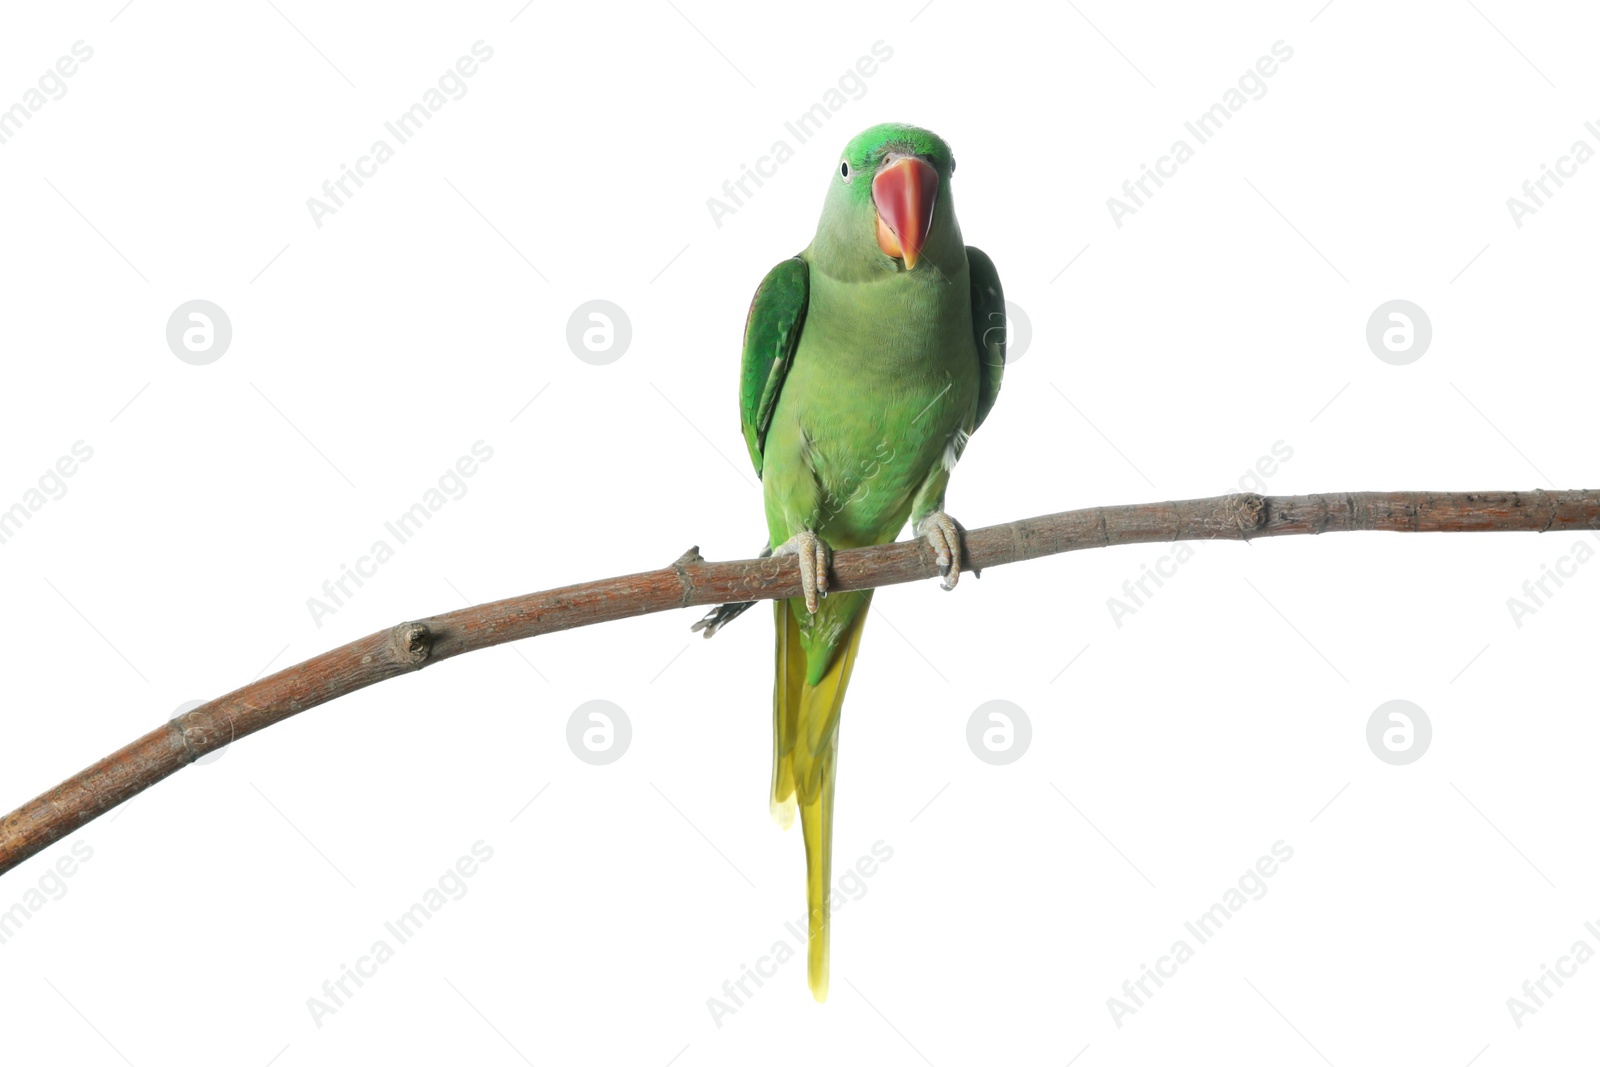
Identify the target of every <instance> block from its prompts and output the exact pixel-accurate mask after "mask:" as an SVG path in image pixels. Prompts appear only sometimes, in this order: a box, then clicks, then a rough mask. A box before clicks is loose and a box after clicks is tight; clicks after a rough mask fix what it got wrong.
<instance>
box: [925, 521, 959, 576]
mask: <svg viewBox="0 0 1600 1067" xmlns="http://www.w3.org/2000/svg"><path fill="white" fill-rule="evenodd" d="M915 530H916V534H917V536H918V537H925V538H927V539H928V543H929V544H930V545H932V546H933V551H934V554H935V558H936V559H937V560H938V563H939V574H940V576H942V577H943V578H944V582H943V583H942V586H943V588H944V589H945V590H946V591H948V590H951V589H954V588H955V587H956V582H958V581H960V580H961V527H960V526H957V525H956V520H954V519H952V518H951V517H950V516H949V515H946V514H945V513H944V512H942V511H934V512H930V513H929V514H927V515H924V516H923V517H922V519H921V520H920V521H918V523H917V525H916V527H915Z"/></svg>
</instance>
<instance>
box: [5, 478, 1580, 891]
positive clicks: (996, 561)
mask: <svg viewBox="0 0 1600 1067" xmlns="http://www.w3.org/2000/svg"><path fill="white" fill-rule="evenodd" d="M1596 528H1600V491H1589V490H1581V491H1577V490H1575V491H1569V492H1546V491H1544V490H1542V489H1536V490H1533V491H1531V492H1525V493H1519V492H1487V493H1424V492H1413V493H1406V492H1400V493H1336V494H1329V495H1320V496H1316V495H1314V496H1261V495H1258V494H1255V493H1236V494H1232V495H1229V496H1221V497H1208V498H1205V499H1201V500H1182V501H1176V502H1166V503H1158V504H1129V505H1122V506H1118V507H1103V508H1087V509H1083V510H1080V511H1064V512H1059V513H1057V514H1054V515H1041V516H1038V517H1036V518H1031V519H1021V520H1019V521H1017V522H1011V523H1006V524H1004V525H1000V526H986V527H984V528H982V529H977V530H968V531H966V532H965V536H964V545H963V564H964V567H965V569H966V570H969V571H973V572H981V571H983V570H985V569H987V568H989V567H998V566H1001V565H1003V564H1007V563H1018V562H1021V561H1022V560H1028V559H1037V558H1039V557H1040V556H1049V555H1055V554H1056V553H1060V552H1071V551H1074V550H1076V549H1080V548H1102V547H1106V546H1110V545H1128V544H1146V543H1150V542H1157V541H1194V540H1201V541H1213V540H1233V541H1246V540H1251V539H1254V538H1258V537H1282V536H1288V535H1292V534H1320V533H1332V532H1335V531H1342V530H1390V531H1395V532H1399V533H1466V532H1474V531H1495V530H1502V531H1531V532H1535V533H1544V532H1546V531H1548V530H1576V529H1596ZM937 573H938V566H937V564H936V563H935V561H934V553H933V549H932V548H931V547H930V546H929V545H928V544H927V542H925V541H921V540H916V541H898V542H895V543H894V544H889V545H879V546H877V547H873V548H859V549H851V550H848V551H842V552H838V553H836V554H835V555H834V557H833V566H832V568H831V574H832V576H831V579H830V582H829V588H830V589H834V590H846V589H870V588H875V587H878V586H885V585H896V584H900V583H903V582H913V581H917V580H919V579H923V578H931V577H934V576H935V575H936V574H937ZM800 592H801V590H800V572H799V567H798V564H797V563H796V562H795V559H794V557H792V556H783V557H770V558H767V559H749V560H738V561H734V562H728V563H711V562H707V561H706V560H703V559H701V558H700V554H699V551H698V550H697V549H693V548H691V549H690V550H689V551H688V552H685V553H684V554H683V555H682V556H681V557H679V558H678V559H677V560H675V561H674V562H673V563H671V564H670V565H668V566H666V567H663V568H661V569H660V570H654V571H646V572H643V573H640V574H629V575H624V576H623V577H619V578H605V579H602V580H600V581H595V582H585V583H583V584H581V585H570V586H566V587H565V588H561V589H552V590H548V591H545V592H541V593H529V594H527V595H525V596H518V597H512V598H510V599H508V600H499V601H495V602H493V603H489V604H479V605H476V606H474V607H469V608H462V609H461V610H459V611H452V612H448V613H446V614H443V615H435V616H432V617H431V618H426V619H419V620H417V621H415V622H403V623H401V624H399V625H398V626H394V627H391V628H390V629H387V630H382V631H379V632H378V633H374V634H369V635H368V636H366V637H363V638H361V639H360V640H357V641H352V642H351V643H349V644H347V645H343V646H341V647H339V648H335V649H332V650H331V651H328V652H324V653H322V654H321V655H320V656H316V657H314V658H312V659H309V660H306V661H305V662H304V663H300V664H297V665H295V666H293V667H288V668H286V669H284V670H281V671H279V672H278V673H276V674H273V675H271V676H269V677H266V678H263V679H260V680H258V681H255V682H252V683H250V684H249V685H246V686H244V687H243V688H241V689H236V690H234V691H233V692H231V693H228V694H227V695H226V696H221V697H218V698H217V699H215V700H212V701H210V702H208V703H206V704H203V705H201V706H200V707H198V708H195V709H194V710H192V711H189V712H185V713H184V714H182V715H180V716H178V717H177V718H175V719H173V720H171V721H170V722H167V723H164V724H163V725H162V726H160V727H158V728H157V729H155V730H152V731H151V732H150V733H148V734H145V735H144V736H143V737H141V738H139V739H138V740H136V741H134V742H133V743H132V744H130V745H128V746H127V747H125V748H123V749H121V750H119V751H117V752H114V753H112V754H111V755H109V756H107V757H106V758H105V759H103V760H101V761H100V762H99V763H96V764H94V765H93V766H92V767H89V768H87V769H85V770H83V771H80V772H79V773H78V774H75V775H73V776H72V777H71V778H69V779H67V780H66V781H65V782H62V783H61V784H60V785H58V786H56V787H55V788H54V789H51V790H50V791H49V792H47V793H45V794H43V795H42V796H39V797H37V798H35V799H34V800H31V801H29V802H28V803H27V804H24V805H23V806H22V807H20V808H18V809H17V810H15V811H13V812H11V813H10V814H9V815H7V816H5V818H4V819H0V873H4V872H6V871H8V870H10V869H11V868H12V867H15V866H16V865H17V864H19V863H21V862H22V861H23V860H25V859H27V858H28V857H29V856H31V855H33V854H34V853H36V852H38V851H40V850H41V849H43V848H45V847H47V846H48V845H50V844H51V843H52V842H54V841H56V840H58V839H59V838H61V837H63V836H64V835H66V834H69V833H72V832H73V831H75V830H77V829H78V828H80V827H82V826H83V825H84V824H85V823H87V822H89V821H90V820H92V819H95V818H97V817H98V816H100V815H103V814H105V813H106V812H107V811H110V810H111V809H112V808H114V807H116V806H117V805H118V804H121V803H122V802H123V801H125V800H127V799H129V798H130V797H133V796H134V795H136V794H138V793H139V792H141V791H142V790H145V789H148V788H149V787H150V786H152V785H154V784H155V783H156V782H159V781H160V780H161V779H163V778H165V777H167V776H168V775H169V774H172V773H173V772H175V771H177V770H179V769H180V768H182V767H184V766H186V765H187V764H189V763H192V762H194V761H195V760H196V759H198V758H199V757H201V756H203V755H205V754H206V753H207V752H210V751H213V750H215V749H217V748H220V747H221V746H223V745H226V744H229V743H231V742H233V741H236V740H238V739H239V738H241V737H244V736H246V735H248V734H253V733H255V732H256V731H257V730H261V729H265V728H266V727H268V726H271V725H272V724H273V723H276V722H280V721H282V720H283V719H286V718H288V717H289V716H291V715H296V714H298V713H300V712H302V711H305V710H306V709H308V708H313V707H316V706H317V705H318V704H323V703H326V702H327V701H330V700H334V699H336V698H338V697H341V696H344V695H345V694H346V693H351V692H354V691H355V690H357V689H362V688H364V687H366V686H369V685H373V684H375V683H377V682H381V681H384V680H385V679H388V678H393V677H395V676H396V675H400V674H407V673H409V672H411V671H415V670H419V669H421V668H422V667H426V666H427V665H429V664H431V663H436V662H438V661H440V660H445V659H449V658H450V657H452V656H459V655H462V654H463V653H466V652H474V651H477V650H478V649H481V648H490V647H492V646H494V645H499V644H504V643H505V642H507V641H519V640H521V639H523V638H526V637H535V636H537V635H539V634H544V633H550V632H552V631H555V630H567V629H571V628H573V627H577V626H590V625H593V624H595V623H601V622H610V621H612V620H614V619H623V618H628V617H630V616H633V615H645V614H649V613H651V612H658V611H668V610H670V609H673V608H687V607H693V606H695V605H716V604H722V603H727V602H730V601H742V600H770V599H775V598H779V597H792V596H799V595H800Z"/></svg>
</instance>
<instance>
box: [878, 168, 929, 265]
mask: <svg viewBox="0 0 1600 1067" xmlns="http://www.w3.org/2000/svg"><path fill="white" fill-rule="evenodd" d="M938 196H939V172H938V171H936V170H934V169H933V165H932V164H930V163H927V162H926V161H924V160H921V159H918V158H917V157H916V156H904V157H902V158H900V159H897V160H895V161H894V162H893V163H890V164H889V165H888V166H887V167H884V168H883V169H882V170H880V171H878V176H877V177H875V178H873V179H872V202H873V203H874V204H875V205H877V208H878V247H879V248H880V249H882V250H883V253H884V255H887V256H895V257H897V258H899V259H901V260H903V261H904V262H905V265H906V270H912V269H914V268H915V267H916V265H917V257H918V256H920V255H922V247H923V245H924V244H926V243H927V240H928V230H929V228H930V227H931V226H932V225H933V205H934V201H935V200H937V199H938Z"/></svg>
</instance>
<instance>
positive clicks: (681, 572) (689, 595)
mask: <svg viewBox="0 0 1600 1067" xmlns="http://www.w3.org/2000/svg"><path fill="white" fill-rule="evenodd" d="M704 562H705V559H704V558H703V557H702V556H701V555H700V546H699V545H690V546H689V548H688V550H687V551H686V552H684V554H683V555H681V556H679V557H678V558H677V559H675V560H673V561H672V573H674V574H676V575H677V576H678V584H680V585H682V586H683V598H682V600H681V601H680V603H681V604H682V605H683V606H684V607H688V606H689V605H690V604H692V603H694V579H693V578H691V577H689V572H688V571H687V570H685V569H684V568H686V567H688V566H689V565H690V564H693V563H704ZM706 636H707V637H710V636H711V635H710V634H707V635H706Z"/></svg>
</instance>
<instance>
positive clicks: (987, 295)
mask: <svg viewBox="0 0 1600 1067" xmlns="http://www.w3.org/2000/svg"><path fill="white" fill-rule="evenodd" d="M967 274H968V275H969V276H970V277H971V279H972V333H973V336H974V337H975V338H976V339H977V342H978V361H979V371H980V374H979V378H978V418H977V420H976V421H975V422H974V423H973V424H972V428H973V429H974V430H976V429H977V428H978V427H979V426H982V425H983V420H984V419H985V418H986V417H987V416H988V414H989V409H990V408H992V407H994V400H995V397H997V396H999V395H1000V379H1001V378H1002V377H1003V376H1004V375H1005V373H1006V294H1005V293H1004V292H1003V291H1002V290H1001V288H1000V274H999V272H998V271H996V270H995V269H994V261H993V260H991V259H990V258H989V257H988V256H986V255H984V254H983V252H982V251H981V250H979V249H976V248H973V247H972V246H971V245H968V246H967Z"/></svg>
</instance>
